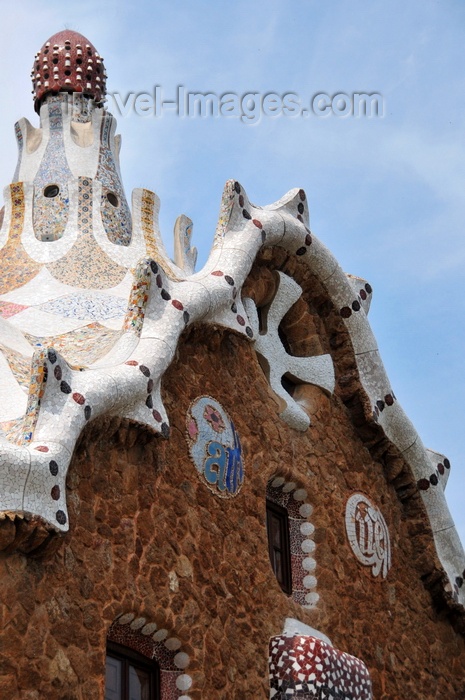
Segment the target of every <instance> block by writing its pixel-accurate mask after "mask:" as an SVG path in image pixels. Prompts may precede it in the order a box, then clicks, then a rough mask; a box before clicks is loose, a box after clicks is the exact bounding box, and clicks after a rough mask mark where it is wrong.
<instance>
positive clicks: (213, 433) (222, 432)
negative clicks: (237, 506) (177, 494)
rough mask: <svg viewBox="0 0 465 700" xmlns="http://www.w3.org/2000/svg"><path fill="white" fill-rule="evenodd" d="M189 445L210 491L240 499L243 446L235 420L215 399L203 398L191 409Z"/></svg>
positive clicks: (194, 402) (200, 473)
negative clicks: (235, 426)
mask: <svg viewBox="0 0 465 700" xmlns="http://www.w3.org/2000/svg"><path fill="white" fill-rule="evenodd" d="M187 441H188V443H189V450H190V454H191V457H192V461H193V462H194V464H195V467H196V469H197V471H198V473H199V475H200V477H201V479H202V481H204V482H205V483H206V484H207V486H208V488H209V489H210V490H211V491H213V493H215V494H216V495H217V496H220V497H221V498H231V497H232V496H236V495H237V494H238V493H239V491H240V489H241V486H242V482H243V480H244V464H243V462H242V454H241V443H240V440H239V436H238V434H237V433H236V430H235V428H234V423H233V422H232V420H231V418H230V417H229V416H228V414H227V413H226V411H225V410H224V408H223V407H222V406H221V404H219V403H218V401H215V399H212V398H211V396H199V397H198V398H197V399H195V401H193V403H192V404H191V405H190V407H189V410H188V412H187Z"/></svg>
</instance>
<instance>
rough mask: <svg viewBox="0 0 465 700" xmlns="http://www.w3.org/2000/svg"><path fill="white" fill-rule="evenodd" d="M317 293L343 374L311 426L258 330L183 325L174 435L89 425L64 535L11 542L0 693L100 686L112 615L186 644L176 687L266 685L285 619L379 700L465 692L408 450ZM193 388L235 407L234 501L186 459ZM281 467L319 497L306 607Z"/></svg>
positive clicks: (174, 376) (259, 691)
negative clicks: (380, 551)
mask: <svg viewBox="0 0 465 700" xmlns="http://www.w3.org/2000/svg"><path fill="white" fill-rule="evenodd" d="M317 302H318V299H317V300H316V302H315V304H316V306H315V308H318V310H319V314H320V316H323V317H324V325H325V328H326V330H325V333H326V335H325V336H324V337H322V341H321V342H322V344H323V346H329V347H331V349H332V352H333V356H334V357H335V361H336V372H337V381H338V385H337V386H338V388H337V391H336V394H335V395H334V396H332V397H329V396H328V395H327V394H325V393H324V392H323V391H322V390H321V389H318V388H315V387H312V388H307V393H306V396H305V400H306V402H307V403H306V405H307V407H308V408H309V410H310V414H311V426H310V428H309V429H308V430H307V431H306V432H304V433H298V432H296V431H295V430H293V429H291V428H289V427H288V426H287V425H286V424H285V423H284V422H282V421H281V420H280V419H279V418H278V416H277V411H278V405H277V403H276V400H275V398H274V394H273V393H272V392H271V390H270V388H269V386H268V384H267V382H266V379H265V376H264V374H263V372H262V369H261V367H260V365H259V363H258V361H257V359H256V356H255V354H254V352H253V349H252V348H251V346H250V345H249V343H248V342H247V341H246V340H245V339H243V338H238V337H236V336H234V335H233V334H231V333H230V332H223V331H220V330H215V329H211V328H209V329H206V328H203V327H200V328H197V329H196V328H194V329H191V330H189V331H188V332H187V333H186V335H185V337H184V338H183V341H182V342H181V344H180V346H179V349H178V352H177V356H176V359H175V361H174V362H173V364H172V365H171V367H170V369H169V370H168V372H167V374H166V375H165V377H164V380H163V394H164V396H163V398H164V402H165V405H166V407H167V411H168V415H169V416H170V421H171V434H170V437H169V439H167V440H164V439H163V438H161V437H155V436H153V435H151V434H150V433H149V432H148V431H146V430H142V429H138V428H137V427H134V426H129V425H127V424H125V423H124V422H121V421H120V419H115V420H114V421H113V422H112V421H106V422H97V421H96V422H95V423H93V424H90V425H89V427H88V429H87V431H86V432H85V433H84V435H83V437H82V439H81V441H80V443H79V445H78V447H77V449H76V452H75V456H74V459H73V462H72V465H71V468H70V472H69V477H68V502H69V515H70V531H69V533H68V534H67V535H66V536H65V537H63V538H62V539H59V538H56V539H55V541H54V543H52V546H49V548H48V549H47V550H46V551H45V553H43V554H42V555H41V556H37V557H35V558H34V557H31V556H27V555H24V554H21V553H18V552H12V553H2V554H1V555H0V556H1V560H0V566H1V572H2V600H3V603H4V605H3V607H2V625H1V628H2V632H1V637H0V650H1V651H0V654H1V656H0V660H1V672H2V674H3V675H2V678H1V680H0V697H5V698H19V699H21V700H26V699H27V700H36V699H37V700H38V699H39V698H40V699H42V698H47V700H54V699H57V700H58V699H60V700H71V699H73V700H74V699H77V698H82V699H83V700H84V699H85V700H97V699H101V698H103V687H104V662H105V644H106V637H107V633H108V630H109V629H110V627H111V626H112V625H113V623H115V621H116V620H117V619H118V618H119V619H120V622H121V625H120V626H121V627H122V626H124V625H128V626H129V627H130V626H131V624H132V625H133V627H132V631H133V632H137V633H140V634H144V630H145V631H146V634H147V636H148V635H150V638H151V639H152V640H154V641H155V642H156V643H157V644H160V645H163V644H164V643H165V641H167V640H173V639H174V640H176V641H175V642H171V646H173V649H170V648H169V646H166V644H165V648H166V650H167V651H168V652H173V654H172V655H171V656H170V654H167V658H168V657H169V663H171V662H172V665H171V666H170V668H169V669H168V667H167V669H166V670H167V672H168V670H169V671H170V672H171V673H172V674H173V678H175V680H174V681H173V683H172V690H170V695H167V697H169V698H171V697H173V698H176V697H184V698H187V697H189V698H191V699H192V700H199V699H200V698H202V699H203V700H216V699H217V698H218V699H222V700H223V699H224V700H228V699H231V700H239V698H240V699H241V700H242V699H243V698H250V700H252V699H253V700H258V698H266V697H268V693H269V684H268V643H269V640H270V638H271V637H275V636H277V635H280V634H281V633H282V630H283V624H284V620H285V618H286V617H292V618H297V619H300V620H302V621H303V622H304V623H306V624H308V625H311V626H312V627H314V628H317V629H319V630H321V631H322V632H324V633H325V634H327V635H328V636H329V637H330V638H331V640H332V642H333V644H334V645H335V646H336V647H337V648H338V649H340V650H343V651H345V652H347V653H349V654H351V655H353V656H355V657H358V658H360V659H361V660H362V661H363V662H364V663H365V664H366V665H367V667H368V669H369V671H370V674H371V677H372V681H373V691H374V697H375V698H376V699H377V700H387V699H388V698H389V699H392V700H394V699H395V700H400V699H401V698H409V700H427V699H430V698H431V699H436V700H440V699H441V700H442V699H443V698H451V699H452V698H457V699H458V698H461V697H465V680H464V667H465V642H464V638H463V636H462V634H461V633H460V629H461V625H463V616H462V613H461V612H460V610H459V608H458V606H456V608H454V606H453V604H452V603H451V604H450V605H449V606H447V605H446V604H445V603H444V602H443V599H442V598H441V597H440V596H439V595H437V593H436V589H437V583H438V581H440V580H441V571H440V568H439V564H438V562H437V558H436V555H435V552H434V545H433V544H432V538H431V534H430V530H429V525H428V520H427V516H426V513H425V512H424V508H423V506H422V504H421V500H420V497H419V496H418V494H417V492H416V490H415V489H413V488H411V483H410V482H411V481H412V479H411V477H409V474H408V472H407V471H405V465H403V463H402V461H401V460H400V458H399V456H398V455H395V454H394V453H392V452H390V451H389V450H388V449H387V447H386V445H385V443H384V442H383V440H382V437H381V436H380V434H379V431H377V430H376V428H375V427H370V426H368V427H367V425H366V423H365V422H364V420H363V405H362V402H361V399H360V398H359V397H358V395H357V391H356V378H355V376H354V373H353V368H352V367H351V366H350V362H349V361H348V360H347V353H346V352H345V350H344V342H346V341H345V340H344V337H343V336H341V334H340V333H339V331H338V327H337V321H336V320H334V319H333V318H332V311H331V309H326V311H325V313H324V314H322V308H323V306H324V305H323V304H320V305H318V303H317ZM319 323H320V325H321V324H323V321H321V322H319ZM296 342H297V341H296ZM199 396H210V397H212V398H213V399H214V400H215V401H216V402H218V403H219V404H220V405H221V406H222V407H223V408H224V409H225V411H226V412H227V414H228V415H229V417H230V418H231V420H232V421H233V423H234V427H235V430H236V431H237V434H238V436H239V438H240V442H241V446H242V457H243V464H244V467H245V473H244V479H243V483H242V486H241V488H240V490H239V491H238V492H237V493H236V495H234V497H229V498H224V497H220V496H219V495H218V494H217V493H215V492H214V491H212V490H211V489H210V488H208V486H207V484H206V483H205V479H203V478H202V475H200V474H199V472H198V471H197V469H196V467H195V465H194V463H193V461H192V459H191V455H190V452H189V443H188V441H187V439H186V435H187V433H186V416H187V414H188V411H189V407H190V406H191V404H192V402H193V401H195V399H197V398H198V397H199ZM279 477H282V478H283V480H284V482H283V483H293V484H295V489H296V490H299V489H301V490H302V489H303V490H305V491H306V492H307V494H308V500H309V502H311V503H312V505H313V512H312V515H311V522H312V524H313V526H314V531H313V534H312V539H313V541H314V542H315V544H316V547H315V551H314V553H313V556H314V558H315V561H316V568H315V571H314V575H315V578H316V580H317V585H316V589H314V592H316V593H317V594H318V598H317V599H315V598H313V599H312V600H313V604H312V605H311V607H308V608H307V607H305V606H304V605H301V604H299V603H298V602H296V601H295V600H293V599H292V598H290V597H288V596H286V595H285V594H284V593H283V592H282V591H281V589H280V587H279V585H278V584H277V582H276V580H275V577H274V574H273V572H272V570H271V567H270V563H269V558H268V549H267V538H266V528H265V495H266V489H267V484H268V482H269V481H270V479H272V478H274V479H276V478H278V479H279ZM409 478H410V481H409ZM354 493H361V494H364V495H365V496H366V497H367V498H368V499H369V500H370V501H371V502H372V503H373V504H374V505H375V506H376V508H378V509H379V511H380V512H381V513H382V515H383V517H384V520H385V522H386V525H387V528H388V531H389V536H390V546H391V559H392V564H391V568H390V570H389V571H388V573H387V576H386V578H383V576H382V575H379V576H375V575H374V574H373V572H372V569H371V567H369V566H366V565H363V564H362V563H361V562H360V561H359V560H358V559H357V558H356V556H355V555H354V552H353V551H352V549H351V547H350V544H349V539H348V536H347V533H346V525H345V516H346V505H347V501H348V499H349V497H350V496H351V495H352V494H354ZM121 616H126V617H123V618H122V617H121ZM117 624H118V622H116V625H117ZM112 629H114V626H113V628H112ZM462 629H463V628H462ZM157 633H158V638H154V636H153V635H156V634H157ZM128 634H132V632H131V633H129V632H128ZM151 643H152V642H151ZM177 653H182V654H183V656H182V657H178V659H179V658H182V664H181V665H180V666H179V665H178V666H176V665H175V664H174V661H173V659H174V656H175V655H176V654H177ZM167 663H168V662H167ZM173 664H174V665H173ZM162 671H163V666H162ZM180 677H182V678H183V680H182V681H180V682H179V683H178V685H176V678H180ZM166 682H167V683H168V681H166ZM170 683H171V681H170ZM167 687H168V686H167ZM170 688H171V686H170ZM163 700H164V698H163Z"/></svg>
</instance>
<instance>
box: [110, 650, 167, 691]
mask: <svg viewBox="0 0 465 700" xmlns="http://www.w3.org/2000/svg"><path fill="white" fill-rule="evenodd" d="M159 698H160V671H159V668H158V664H156V662H154V661H152V660H151V659H148V658H146V657H145V656H141V655H140V654H137V653H136V652H135V651H132V649H128V648H127V647H123V646H121V645H119V644H114V643H112V642H108V646H107V659H106V681H105V700H159Z"/></svg>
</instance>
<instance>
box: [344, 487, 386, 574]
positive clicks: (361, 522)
mask: <svg viewBox="0 0 465 700" xmlns="http://www.w3.org/2000/svg"><path fill="white" fill-rule="evenodd" d="M346 531H347V537H348V538H349V544H350V546H351V548H352V551H353V553H354V554H355V556H356V557H357V559H358V560H359V562H361V563H362V564H363V565H364V566H371V573H372V574H373V576H379V575H380V574H381V575H382V577H383V578H386V576H387V574H388V571H389V569H390V568H391V544H390V540H389V530H388V528H387V525H386V521H385V520H384V518H383V516H382V515H381V512H380V510H379V509H378V508H377V507H376V506H375V505H374V504H373V503H372V502H371V501H370V500H369V499H368V498H367V497H366V496H364V495H363V494H362V493H354V494H352V496H351V497H350V498H349V500H348V501H347V506H346Z"/></svg>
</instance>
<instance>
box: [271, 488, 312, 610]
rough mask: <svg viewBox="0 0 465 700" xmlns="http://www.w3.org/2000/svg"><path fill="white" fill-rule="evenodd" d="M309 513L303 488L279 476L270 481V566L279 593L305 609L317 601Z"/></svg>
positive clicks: (309, 507)
mask: <svg viewBox="0 0 465 700" xmlns="http://www.w3.org/2000/svg"><path fill="white" fill-rule="evenodd" d="M312 511H313V507H312V506H311V504H310V503H309V502H308V494H307V491H306V490H305V489H304V488H301V487H300V486H299V485H298V484H297V483H295V482H293V481H287V480H286V479H285V478H284V477H282V476H279V475H275V476H274V477H272V478H271V479H270V480H269V482H268V485H267V489H266V527H267V534H268V551H269V554H270V561H271V566H272V569H273V571H274V573H275V575H276V578H277V580H278V583H279V585H280V586H281V588H282V590H283V591H284V592H285V593H286V594H287V595H291V596H292V598H293V600H295V602H296V603H299V604H300V605H302V606H303V607H305V608H314V607H315V606H316V605H317V603H318V599H319V595H318V593H317V591H316V588H317V579H316V573H315V570H316V560H315V548H316V545H315V542H314V540H313V533H314V530H315V528H314V526H313V524H312V523H311V522H310V521H309V518H310V516H311V514H312Z"/></svg>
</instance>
